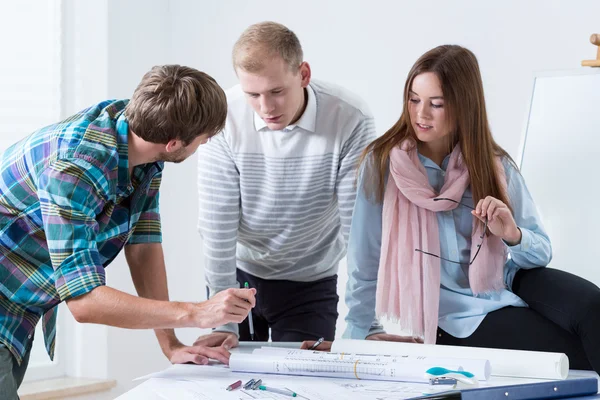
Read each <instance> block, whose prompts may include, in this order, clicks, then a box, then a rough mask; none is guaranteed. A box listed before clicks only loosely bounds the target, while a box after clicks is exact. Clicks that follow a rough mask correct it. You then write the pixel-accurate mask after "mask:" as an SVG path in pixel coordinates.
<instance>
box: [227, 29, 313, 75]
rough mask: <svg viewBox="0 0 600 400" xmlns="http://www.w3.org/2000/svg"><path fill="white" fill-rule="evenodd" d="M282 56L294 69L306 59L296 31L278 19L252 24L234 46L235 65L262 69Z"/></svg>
mask: <svg viewBox="0 0 600 400" xmlns="http://www.w3.org/2000/svg"><path fill="white" fill-rule="evenodd" d="M275 57H281V58H282V59H283V61H285V62H286V64H288V65H289V67H290V68H291V69H292V70H295V69H297V68H298V67H300V64H302V62H303V61H304V54H303V53H302V46H301V45H300V41H299V40H298V37H297V36H296V34H295V33H294V32H292V31H291V30H290V29H288V28H287V27H285V26H284V25H282V24H278V23H277V22H271V21H266V22H261V23H258V24H254V25H251V26H249V27H248V28H247V29H246V30H245V31H244V32H243V33H242V35H241V36H240V38H239V39H238V40H237V42H235V45H234V46H233V68H234V69H236V70H237V69H238V68H240V69H242V70H244V71H247V72H251V73H253V72H259V71H261V70H262V69H263V68H264V67H265V62H266V61H268V60H272V59H273V58H275Z"/></svg>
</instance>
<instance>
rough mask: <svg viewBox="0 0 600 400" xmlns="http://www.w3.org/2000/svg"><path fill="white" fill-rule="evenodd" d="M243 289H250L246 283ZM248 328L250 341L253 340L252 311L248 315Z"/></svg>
mask: <svg viewBox="0 0 600 400" xmlns="http://www.w3.org/2000/svg"><path fill="white" fill-rule="evenodd" d="M244 288H245V289H248V288H250V285H248V282H246V283H244ZM248 326H249V327H250V340H254V322H253V321H252V310H250V312H249V313H248Z"/></svg>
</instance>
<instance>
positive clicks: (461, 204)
mask: <svg viewBox="0 0 600 400" xmlns="http://www.w3.org/2000/svg"><path fill="white" fill-rule="evenodd" d="M442 200H445V201H451V202H453V203H456V204H458V205H460V206H463V207H467V208H470V209H471V210H474V209H475V208H474V207H471V206H469V205H467V204H464V203H461V202H459V201H456V200H453V199H449V198H446V197H437V198H435V199H433V201H442ZM487 224H488V219H487V217H486V218H485V222H484V225H483V231H482V233H481V236H479V239H481V243H479V244H478V245H477V251H476V252H475V255H474V256H473V258H472V259H471V261H470V262H469V264H468V265H471V264H473V261H475V258H477V255H478V254H479V250H481V246H483V241H484V239H485V232H486V231H487ZM415 251H418V252H419V253H423V254H427V255H428V256H433V257H437V258H439V259H440V260H444V261H448V262H451V263H453V264H467V263H465V262H460V261H452V260H449V259H447V258H444V257H442V256H439V255H437V254H433V253H429V252H427V251H423V250H420V249H415Z"/></svg>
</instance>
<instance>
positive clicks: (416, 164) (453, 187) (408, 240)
mask: <svg viewBox="0 0 600 400" xmlns="http://www.w3.org/2000/svg"><path fill="white" fill-rule="evenodd" d="M496 166H497V168H498V172H499V173H500V176H501V177H503V178H504V179H501V182H502V185H503V188H502V189H503V190H506V178H505V175H504V168H503V166H502V163H501V162H500V159H498V160H497V162H496ZM469 184H470V178H469V172H468V170H467V166H466V165H465V162H464V160H463V157H462V154H461V152H460V147H459V146H456V147H455V148H454V150H453V151H452V154H451V155H450V161H449V163H448V168H447V169H446V175H445V181H444V185H443V187H442V190H441V192H440V193H436V192H435V191H434V190H433V188H432V187H431V186H430V185H429V179H428V178H427V173H426V171H425V167H423V165H422V164H421V162H420V160H419V156H418V154H417V150H416V147H415V146H414V142H411V141H408V140H406V141H404V142H403V143H402V144H401V145H400V146H398V147H395V148H394V149H393V150H392V151H391V152H390V173H389V178H388V181H387V186H386V189H385V195H384V199H383V216H382V220H383V227H382V243H381V259H380V262H379V275H378V278H377V315H378V316H383V317H388V318H391V319H392V320H395V321H399V322H400V326H401V327H402V329H404V330H409V331H410V332H412V335H413V336H414V337H422V338H424V341H425V343H428V344H434V343H435V341H436V332H437V326H438V313H439V298H440V259H439V258H437V257H433V256H430V255H426V254H422V253H419V252H416V251H415V249H421V250H423V251H427V252H430V253H433V254H437V255H440V236H439V231H438V222H437V217H436V214H435V213H436V212H440V211H448V210H452V209H454V208H456V207H460V206H458V205H457V204H456V203H453V202H451V201H433V199H434V198H436V197H447V198H450V199H453V200H456V201H461V199H462V197H463V193H464V191H465V189H466V188H467V187H468V186H469ZM473 221H474V222H473V224H474V225H473V232H474V234H473V238H474V239H473V240H472V246H471V255H474V254H475V252H476V251H477V247H476V246H477V245H478V244H479V243H480V242H481V241H480V240H479V236H481V231H482V230H483V226H482V224H479V223H477V219H476V218H475V217H473ZM455 261H459V260H458V259H457V260H455ZM505 262H506V247H505V245H504V243H503V242H502V240H501V239H500V238H499V237H497V236H494V235H489V236H486V237H485V239H484V242H483V245H482V246H481V250H480V251H479V255H478V256H477V258H476V259H475V261H474V262H473V264H472V265H471V266H470V267H469V282H470V285H471V289H472V291H473V293H474V294H475V295H477V294H480V293H485V292H492V291H498V290H500V289H502V288H504V278H503V268H504V263H505ZM457 267H459V266H458V265H457Z"/></svg>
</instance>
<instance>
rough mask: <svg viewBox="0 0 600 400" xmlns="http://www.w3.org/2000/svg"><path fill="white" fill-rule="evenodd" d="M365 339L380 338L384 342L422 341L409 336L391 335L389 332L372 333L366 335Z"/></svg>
mask: <svg viewBox="0 0 600 400" xmlns="http://www.w3.org/2000/svg"><path fill="white" fill-rule="evenodd" d="M367 340H381V341H385V342H404V343H423V340H422V339H420V338H414V337H411V336H400V335H391V334H389V333H374V334H372V335H370V336H367Z"/></svg>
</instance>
